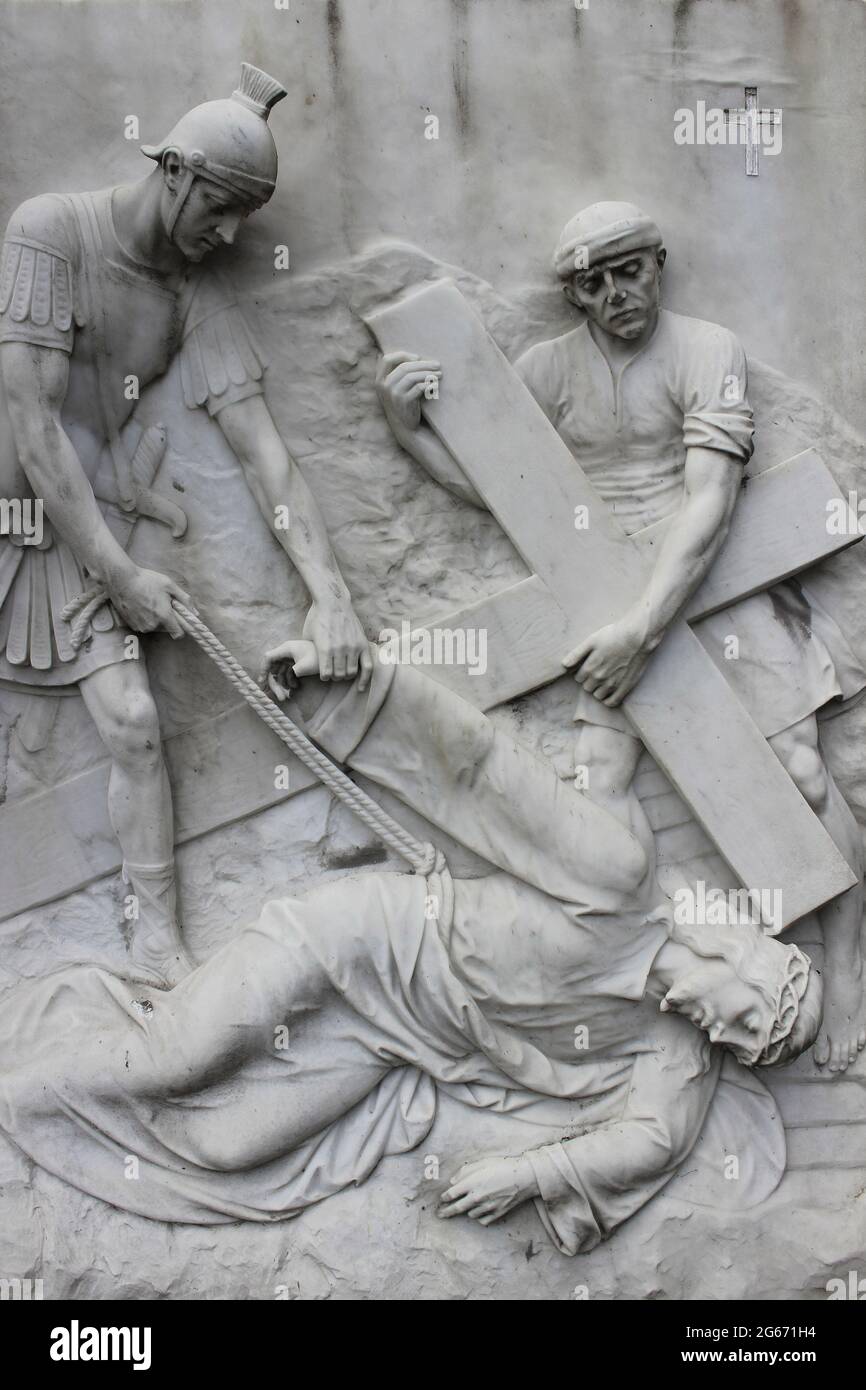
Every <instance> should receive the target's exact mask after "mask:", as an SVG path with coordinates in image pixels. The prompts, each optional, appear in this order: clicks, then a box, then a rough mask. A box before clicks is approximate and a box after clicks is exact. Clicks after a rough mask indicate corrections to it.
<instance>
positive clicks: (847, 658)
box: [516, 310, 866, 737]
mask: <svg viewBox="0 0 866 1390" xmlns="http://www.w3.org/2000/svg"><path fill="white" fill-rule="evenodd" d="M516 366H517V370H518V372H519V373H520V375H521V377H522V378H523V380H524V381H525V383H526V385H527V386H528V387H529V390H530V391H531V392H532V394H533V395H534V397H535V399H536V400H537V401H538V403H539V404H540V405H541V407H542V409H543V410H544V412H545V414H546V415H547V416H548V418H549V419H550V421H551V423H552V424H553V425H554V426H555V428H556V429H557V431H558V433H559V434H560V435H561V437H562V438H563V439H564V440H565V442H566V444H567V445H568V446H569V448H570V449H571V451H572V453H573V454H574V456H575V458H576V459H577V461H578V463H579V464H580V466H581V468H582V469H583V471H584V472H585V473H586V475H587V477H588V478H589V480H590V482H591V483H592V484H593V486H594V487H595V488H596V489H597V491H598V492H599V493H600V494H601V496H602V498H603V499H604V500H605V502H607V503H608V505H609V506H610V508H611V510H612V512H613V514H614V516H615V517H616V519H617V520H618V522H619V523H620V525H621V526H622V527H623V529H624V530H625V531H626V532H627V533H628V534H629V535H631V534H633V533H634V532H636V531H640V530H642V529H643V528H644V527H646V526H651V525H653V524H654V523H655V522H657V521H660V520H661V519H662V517H665V516H669V515H671V513H673V512H675V511H677V509H678V508H679V506H680V504H681V501H682V496H683V486H684V474H685V462H686V451H687V450H688V449H690V448H702V449H714V450H717V451H718V452H719V454H720V455H724V456H725V457H724V458H722V457H720V458H719V467H720V468H724V467H729V466H730V464H731V462H732V461H733V462H734V463H735V464H740V465H744V464H746V463H747V462H748V460H749V458H750V457H751V454H752V435H753V429H754V427H753V416H752V409H751V406H750V405H749V401H748V395H747V366H746V358H745V355H744V353H743V350H742V348H741V346H740V344H739V342H738V341H737V339H736V338H735V337H734V335H733V334H732V333H730V332H728V330H727V329H725V328H722V327H720V326H719V325H718V324H714V323H706V322H704V321H703V320H701V319H692V318H685V317H683V316H682V315H680V314H673V313H670V312H669V311H667V310H662V311H661V313H660V314H659V319H658V325H657V327H656V331H655V333H654V334H653V336H652V337H651V338H650V340H649V341H648V342H647V343H646V344H645V345H644V346H643V347H642V348H640V349H638V350H637V351H636V352H635V353H634V355H633V356H631V357H630V358H627V359H626V360H625V361H624V362H623V363H621V364H618V365H613V364H610V365H609V363H608V359H607V357H606V356H605V355H604V354H603V353H602V351H601V350H600V348H599V347H598V345H597V343H596V341H595V339H594V338H593V335H592V333H591V332H590V329H589V326H588V325H587V324H586V323H584V324H582V325H581V326H580V327H579V328H577V329H575V330H574V331H573V332H571V333H567V334H565V335H564V336H563V337H560V338H555V339H553V340H552V341H549V342H543V343H538V344H537V345H536V346H535V347H532V348H530V349H529V351H528V352H526V353H524V355H523V356H522V357H521V358H520V359H519V361H518V362H517V364H516ZM695 630H696V632H697V633H698V635H699V637H700V638H701V641H702V642H703V644H704V646H705V647H706V649H707V651H708V652H709V653H710V655H711V656H712V658H713V660H714V661H715V663H716V665H717V666H718V667H719V670H720V671H721V672H722V674H723V675H724V676H725V678H726V679H727V681H728V682H729V684H730V685H731V686H732V687H733V688H734V690H735V691H736V692H737V695H738V696H739V698H740V700H741V701H742V702H743V704H744V705H745V706H746V708H747V709H748V710H749V713H750V714H751V716H752V718H753V719H754V720H755V723H756V724H757V725H758V727H759V728H760V729H761V730H762V732H763V733H764V734H765V735H766V736H768V737H769V736H771V735H772V734H775V733H778V732H779V731H780V730H782V729H786V728H790V727H791V726H792V725H793V724H796V723H798V722H799V721H800V720H801V719H804V718H805V717H806V716H807V715H809V714H811V713H813V712H814V711H815V710H818V709H820V708H821V707H822V706H823V705H826V704H827V702H828V701H831V700H838V699H839V698H844V699H848V698H850V697H852V696H853V695H855V694H857V693H858V692H859V691H861V690H862V689H863V688H864V685H866V672H864V670H863V668H862V667H861V665H860V664H859V662H858V661H857V658H856V657H855V656H854V654H853V652H852V651H851V649H850V647H849V645H848V643H847V642H846V640H845V638H844V637H843V635H842V633H841V632H840V630H839V628H838V627H837V625H836V623H835V622H834V621H833V619H832V618H831V617H830V615H829V614H827V613H826V612H825V611H824V610H823V609H822V608H821V607H820V605H819V604H818V603H817V601H816V600H815V599H814V597H813V596H812V595H811V594H810V593H809V592H808V589H807V588H806V586H805V585H804V584H802V583H800V582H798V581H794V580H791V581H788V582H787V583H784V584H779V585H776V586H775V587H774V588H772V589H770V590H768V591H766V592H765V593H761V594H757V595H755V596H753V597H752V598H749V599H744V600H743V601H742V602H740V603H737V604H733V605H732V606H731V607H729V608H726V609H724V610H723V611H722V612H721V613H716V614H714V615H713V616H712V617H709V618H705V619H703V620H702V621H701V622H700V623H698V624H697V625H696V628H695ZM732 637H736V639H737V641H736V643H732V642H731V640H730V639H731V638H732ZM732 652H737V656H736V659H731V655H730V654H731V653H732ZM575 720H576V721H578V720H583V721H585V722H587V723H590V724H600V725H603V726H605V727H607V728H613V729H617V730H620V731H622V732H626V733H633V730H632V728H631V725H630V724H629V723H628V721H627V719H626V717H625V715H624V714H623V713H622V711H621V710H619V709H609V708H607V707H606V706H605V705H603V704H602V703H601V701H600V700H597V699H596V698H595V696H594V695H589V694H587V692H586V691H584V690H583V689H582V688H581V689H580V692H579V696H578V705H577V710H576V712H575Z"/></svg>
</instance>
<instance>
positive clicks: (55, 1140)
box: [0, 643, 821, 1254]
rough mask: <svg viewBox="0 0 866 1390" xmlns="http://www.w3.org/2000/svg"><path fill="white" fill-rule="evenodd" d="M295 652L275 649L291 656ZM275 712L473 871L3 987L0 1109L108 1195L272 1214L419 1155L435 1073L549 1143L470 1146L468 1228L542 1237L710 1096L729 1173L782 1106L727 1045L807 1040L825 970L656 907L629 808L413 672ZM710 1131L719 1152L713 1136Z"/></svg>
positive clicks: (640, 1161) (653, 1159)
mask: <svg viewBox="0 0 866 1390" xmlns="http://www.w3.org/2000/svg"><path fill="white" fill-rule="evenodd" d="M301 651H302V646H301V644H291V643H290V644H287V646H286V647H285V648H283V649H280V650H279V652H278V653H276V654H271V655H272V657H274V656H275V657H278V658H281V659H282V662H283V663H285V662H286V661H287V660H288V661H295V660H297V666H296V669H297V672H298V674H299V675H304V674H305V673H306V672H309V671H310V670H311V669H313V670H315V669H316V668H315V655H314V651H313V656H312V667H311V665H310V656H309V652H307V653H305V655H304V658H303V659H301V658H300V657H299V656H298V653H300V652H301ZM304 661H306V663H307V664H306V666H305V665H304ZM274 669H275V670H276V671H277V672H278V674H279V676H280V678H281V679H283V680H285V676H284V675H283V671H284V669H285V666H284V664H283V665H281V664H280V661H277V664H276V666H275V668H274ZM290 708H292V709H293V710H294V711H295V712H296V714H297V717H298V718H299V719H302V720H303V721H304V722H305V726H306V728H307V731H308V733H309V734H310V735H311V736H312V737H313V738H315V740H316V741H317V742H318V743H319V744H320V746H321V747H323V748H324V749H325V750H326V751H328V752H329V753H331V754H332V756H334V757H336V758H337V759H339V760H340V761H342V762H345V763H347V764H348V765H349V766H350V767H351V768H353V769H354V770H355V771H356V772H360V773H362V774H363V775H365V776H366V777H369V778H370V779H372V780H373V781H375V782H377V783H378V784H379V785H380V786H382V787H385V788H387V789H388V790H389V791H391V792H392V793H394V794H396V795H397V796H398V797H399V798H401V799H402V800H403V801H404V802H406V803H407V804H408V805H410V806H412V807H414V808H415V809H417V810H419V811H421V812H422V813H423V814H424V815H425V816H426V817H427V818H428V819H429V820H431V821H433V822H434V823H436V824H438V825H441V826H442V827H443V828H446V829H447V831H448V833H449V834H450V835H452V836H453V837H454V838H455V839H457V840H458V841H460V842H462V843H464V844H465V845H467V846H468V847H469V848H471V849H473V850H474V851H476V852H477V853H478V854H480V855H482V856H483V857H484V858H485V859H487V860H488V861H489V862H490V864H491V865H493V866H494V869H495V871H494V872H492V873H491V874H490V875H489V876H487V877H483V878H477V879H463V880H459V881H456V882H455V881H453V880H452V879H451V877H450V874H449V873H448V870H447V868H446V866H445V864H444V861H443V860H442V858H441V856H440V859H439V861H438V863H437V865H436V869H435V871H434V872H433V873H431V874H430V875H429V876H428V877H427V878H425V877H423V876H416V875H411V874H400V873H395V872H367V873H365V874H362V875H358V876H352V877H348V878H342V879H339V880H336V881H333V882H330V883H328V884H325V885H324V886H322V887H319V888H315V889H313V890H312V891H310V892H309V893H307V894H305V895H304V896H301V897H296V898H283V899H278V900H276V901H273V902H271V903H269V904H267V905H266V906H265V908H264V909H263V911H262V913H261V915H260V917H259V918H258V920H257V921H256V922H255V923H254V924H253V925H251V926H248V927H246V928H245V929H244V930H242V931H240V932H239V933H238V935H237V936H236V937H235V938H234V940H233V941H232V942H230V943H229V944H228V945H227V946H226V947H224V948H223V949H222V950H220V951H219V952H217V954H216V955H214V956H213V957H212V958H211V959H210V960H209V961H208V962H207V963H206V964H204V965H202V966H200V967H199V968H198V969H197V970H195V971H194V972H193V973H192V974H191V975H189V976H188V977H187V978H186V979H185V980H183V981H182V982H181V984H180V985H178V986H177V987H176V988H175V989H174V990H173V991H171V992H170V993H162V992H160V991H158V990H147V989H144V988H143V986H141V985H135V984H130V983H129V982H128V981H124V980H122V979H119V978H117V977H115V976H113V975H111V974H109V973H108V972H107V971H105V970H101V969H98V968H96V967H93V966H86V965H80V966H74V967H69V968H66V969H64V970H62V971H59V972H57V973H56V974H54V975H51V976H49V977H47V978H45V979H42V980H37V981H34V982H30V983H26V984H22V985H20V986H17V987H16V988H15V989H13V990H12V991H11V992H10V993H9V994H8V995H7V996H6V997H5V998H4V999H3V1001H2V1002H0V1078H2V1079H0V1128H2V1130H4V1131H5V1133H6V1134H7V1135H8V1136H9V1137H10V1138H11V1139H12V1140H13V1141H14V1142H15V1143H16V1144H18V1145H19V1147H20V1148H21V1149H23V1150H24V1151H25V1152H26V1153H27V1154H29V1155H30V1156H31V1157H32V1158H33V1159H34V1160H35V1161H36V1162H37V1163H39V1164H40V1165H41V1166H42V1167H44V1168H46V1169H48V1170H49V1171H50V1172H53V1173H55V1174H57V1175H58V1176H60V1177H62V1178H63V1179H64V1180H65V1181H67V1182H70V1183H72V1184H73V1185H74V1186H76V1187H78V1188H80V1189H81V1190H82V1191H84V1192H87V1193H90V1194H92V1195H95V1196H98V1197H100V1198H102V1199H103V1200H104V1201H107V1202H109V1203H111V1204H112V1205H114V1206H116V1207H119V1208H121V1209H124V1210H127V1211H132V1212H137V1213H140V1214H141V1215H143V1216H147V1217H151V1218H153V1219H156V1220H161V1221H184V1222H194V1223H199V1224H212V1223H219V1222H227V1221H237V1220H244V1219H245V1220H257V1221H268V1220H279V1219H284V1218H286V1217H289V1216H293V1215H296V1214H297V1213H298V1212H300V1211H301V1210H303V1208H304V1207H306V1206H308V1205H310V1204H311V1203H313V1202H316V1201H319V1200H321V1199H322V1198H324V1197H326V1196H328V1195H330V1194H331V1193H334V1192H336V1191H339V1190H340V1189H341V1188H343V1187H346V1186H347V1185H349V1184H350V1183H359V1182H361V1181H363V1180H364V1179H365V1178H366V1177H367V1176H369V1174H370V1173H371V1172H372V1171H373V1169H374V1168H375V1167H376V1165H377V1164H378V1162H379V1160H380V1159H381V1158H382V1157H383V1156H384V1155H385V1154H392V1153H398V1152H405V1151H407V1150H409V1149H412V1148H414V1147H415V1146H416V1145H417V1144H419V1143H420V1142H421V1141H422V1139H423V1138H424V1137H425V1135H426V1134H427V1133H428V1132H429V1129H430V1127H431V1125H432V1123H433V1119H434V1117H435V1107H436V1095H437V1091H442V1092H445V1093H447V1094H449V1095H451V1096H452V1097H456V1098H457V1099H459V1100H460V1101H462V1102H464V1103H466V1104H467V1105H468V1106H480V1107H483V1108H484V1109H485V1110H487V1111H488V1112H490V1111H496V1110H499V1111H502V1112H504V1113H508V1114H514V1113H518V1112H519V1113H520V1115H521V1118H522V1119H525V1120H526V1121H527V1124H528V1126H529V1128H528V1130H527V1132H528V1133H529V1134H531V1132H532V1125H533V1122H534V1120H535V1119H536V1117H537V1120H538V1124H539V1127H542V1125H546V1126H547V1133H550V1125H551V1123H555V1124H556V1125H557V1126H558V1128H557V1131H556V1132H557V1133H558V1134H559V1135H560V1136H561V1138H559V1139H558V1140H557V1141H556V1142H554V1143H546V1144H540V1145H538V1146H536V1147H532V1146H529V1147H527V1148H526V1150H525V1151H524V1152H521V1153H518V1154H510V1155H506V1156H500V1157H495V1158H492V1157H487V1158H484V1159H480V1160H479V1161H478V1162H474V1163H470V1164H466V1165H464V1167H463V1168H462V1169H461V1170H460V1171H459V1172H458V1174H457V1175H456V1176H455V1177H454V1178H453V1179H452V1180H451V1182H450V1185H449V1186H447V1187H446V1188H445V1190H444V1192H443V1193H442V1196H441V1204H440V1214H441V1215H444V1216H452V1215H460V1214H467V1215H469V1216H471V1217H473V1218H475V1219H477V1220H478V1221H480V1222H482V1223H485V1224H487V1223H489V1222H490V1221H493V1220H496V1219H497V1218H499V1217H500V1216H503V1215H504V1214H505V1213H506V1212H508V1211H510V1210H512V1209H513V1208H514V1207H516V1206H518V1205H519V1204H520V1203H522V1202H524V1201H527V1200H530V1199H532V1200H534V1201H535V1204H536V1208H537V1210H538V1213H539V1215H540V1217H541V1219H542V1222H543V1224H544V1226H545V1228H546V1230H547V1232H548V1234H549V1235H550V1236H551V1238H552V1239H553V1241H554V1242H555V1244H556V1245H557V1247H558V1248H559V1250H560V1251H562V1252H563V1253H565V1254H576V1253H578V1252H582V1251H585V1250H588V1249H591V1248H592V1247H593V1246H594V1245H595V1244H597V1242H598V1241H599V1240H601V1239H604V1238H605V1237H606V1236H608V1235H609V1234H610V1233H611V1232H612V1231H613V1230H614V1229H615V1228H616V1227H617V1226H618V1225H620V1224H621V1223H622V1222H623V1221H624V1220H626V1219H627V1218H628V1217H629V1216H630V1215H632V1213H634V1212H635V1211H637V1210H638V1209H639V1208H640V1207H641V1206H642V1205H643V1204H644V1203H645V1202H647V1201H648V1200H649V1198H650V1197H652V1196H653V1194H654V1193H656V1192H657V1191H658V1190H659V1189H660V1188H661V1187H663V1186H664V1185H665V1183H667V1182H668V1180H669V1179H670V1178H671V1176H672V1175H673V1174H674V1173H675V1171H676V1169H677V1168H678V1166H679V1165H680V1164H681V1163H682V1161H683V1160H684V1159H685V1158H686V1157H687V1156H689V1155H690V1154H692V1152H693V1149H694V1148H695V1145H696V1141H698V1138H699V1136H700V1135H701V1132H702V1130H705V1122H706V1124H707V1125H709V1124H710V1123H711V1122H713V1121H714V1120H716V1119H717V1117H718V1115H719V1114H720V1113H721V1112H722V1111H723V1110H724V1108H725V1104H726V1103H727V1102H726V1101H725V1097H724V1094H723V1093H725V1092H726V1091H727V1093H728V1100H730V1098H731V1096H732V1095H733V1093H734V1092H737V1093H738V1095H739V1099H740V1101H741V1102H742V1104H743V1105H744V1106H745V1109H743V1108H742V1106H741V1108H740V1110H739V1112H738V1121H737V1123H736V1124H735V1125H734V1126H733V1127H732V1128H729V1130H728V1134H729V1135H731V1136H732V1137H731V1140H730V1142H736V1143H737V1144H739V1149H740V1151H741V1152H743V1164H744V1169H743V1172H744V1173H745V1171H746V1169H747V1168H748V1153H747V1152H745V1151H746V1150H747V1148H749V1147H751V1148H754V1149H755V1150H756V1152H758V1153H759V1156H760V1147H759V1146H760V1144H761V1134H760V1133H759V1131H760V1130H761V1125H762V1124H763V1122H764V1121H766V1122H767V1124H768V1125H771V1126H772V1124H775V1125H776V1126H777V1127H778V1120H777V1118H775V1117H774V1107H773V1106H772V1105H771V1104H769V1103H766V1104H765V1102H769V1098H768V1097H767V1095H766V1092H765V1091H764V1090H763V1087H762V1086H761V1085H760V1083H759V1082H758V1081H757V1079H756V1078H754V1077H752V1076H751V1075H750V1073H749V1071H748V1070H746V1069H745V1068H744V1067H742V1066H738V1065H734V1064H733V1062H732V1059H731V1058H730V1057H727V1061H726V1067H725V1071H726V1077H724V1078H721V1080H720V1072H721V1069H722V1063H723V1060H724V1059H725V1058H726V1056H727V1054H726V1053H725V1051H724V1049H725V1048H727V1049H729V1050H730V1052H732V1053H733V1054H734V1056H735V1057H736V1058H738V1059H739V1061H740V1062H742V1063H745V1064H746V1067H751V1066H753V1065H755V1064H760V1065H763V1064H767V1063H771V1062H776V1061H782V1060H786V1059H788V1058H789V1057H792V1056H795V1055H797V1053H799V1052H800V1051H802V1050H804V1049H805V1048H807V1047H808V1046H810V1045H811V1043H812V1042H813V1040H814V1038H815V1035H816V1032H817V1029H818V1026H819V1023H820V1015H821V981H820V976H819V975H818V973H817V972H816V971H815V970H814V969H812V968H811V967H810V962H809V961H808V959H807V958H806V957H805V956H804V955H803V954H802V953H801V952H800V951H799V950H798V949H797V947H795V946H793V945H788V944H783V943H782V942H780V941H777V940H773V939H771V938H768V937H765V936H763V935H762V934H761V933H760V932H759V931H758V929H757V928H754V927H750V926H736V927H735V926H725V927H716V928H703V929H700V928H693V927H680V926H674V925H672V923H671V919H670V913H669V910H668V909H667V908H666V907H665V906H663V905H662V904H661V900H660V895H659V893H658V890H657V889H656V888H654V887H653V885H652V881H651V876H650V875H648V873H647V861H646V858H645V855H644V852H643V850H642V848H641V846H640V844H639V842H638V840H637V839H636V838H635V836H634V835H633V834H632V833H631V832H630V831H629V830H628V829H627V828H626V827H625V826H624V825H622V824H620V823H619V822H618V821H617V820H616V819H615V818H614V817H613V816H612V815H611V814H610V813H609V812H607V811H606V810H605V809H604V808H602V807H600V806H597V805H595V804H594V803H592V802H591V801H589V800H588V799H587V798H586V797H585V796H582V795H581V794H580V793H578V792H577V791H575V790H574V788H573V787H571V786H570V785H567V784H564V783H563V782H561V781H560V780H559V778H558V777H557V776H556V773H555V772H554V771H553V770H552V768H550V767H549V766H548V765H547V764H545V763H544V762H542V761H540V760H539V759H536V758H535V757H534V756H533V754H531V753H530V752H529V751H528V750H526V749H524V748H523V747H521V746H520V745H519V744H517V743H515V742H514V741H513V740H512V739H510V738H508V737H507V736H505V735H504V734H502V733H500V732H498V731H496V730H495V728H494V726H493V725H492V723H491V722H490V721H489V720H488V719H487V718H486V717H485V716H484V715H483V714H481V713H480V712H479V711H477V710H476V709H474V708H473V707H472V706H470V705H468V704H466V703H465V702H464V701H462V700H460V699H459V698H458V697H457V696H455V695H453V694H452V693H451V692H449V691H447V690H446V689H444V688H442V687H440V686H438V685H436V684H435V683H434V682H433V681H431V680H429V679H428V678H427V677H426V676H424V675H423V674H421V673H420V672H418V671H417V670H415V669H413V668H409V667H393V666H385V665H381V664H377V665H376V667H375V670H374V676H373V681H372V683H371V685H370V687H369V689H367V690H366V691H361V690H360V689H359V681H357V680H356V681H355V682H353V683H351V684H348V683H345V682H344V683H342V684H340V685H332V686H330V687H326V686H324V685H322V684H320V683H319V681H318V680H316V679H315V678H311V679H304V680H303V681H302V687H301V690H300V692H299V695H298V696H297V697H296V698H295V699H294V700H293V702H292V706H291V707H290ZM712 1043H718V1044H721V1045H722V1046H715V1047H714V1046H712ZM714 1098H715V1100H714ZM711 1103H712V1113H711V1114H708V1112H710V1107H711ZM538 1132H539V1131H538V1130H537V1131H536V1133H538ZM716 1134H717V1135H719V1134H720V1131H717V1132H716ZM715 1137H716V1136H714V1140H715ZM747 1139H748V1144H747V1143H746V1140H747ZM536 1142H537V1141H536ZM713 1152H714V1154H716V1155H717V1162H718V1166H719V1168H721V1164H722V1160H723V1156H724V1155H725V1154H728V1153H730V1148H729V1146H727V1145H726V1143H725V1142H724V1140H720V1143H719V1144H716V1143H715V1142H714V1144H713ZM690 1166H691V1161H690ZM761 1166H762V1165H761V1162H760V1161H758V1162H757V1163H754V1164H753V1167H754V1168H755V1169H757V1170H759V1169H760V1168H761ZM782 1166H783V1164H777V1165H776V1169H775V1176H774V1178H773V1180H772V1182H771V1183H770V1185H769V1188H768V1186H767V1182H766V1175H764V1176H763V1177H761V1176H760V1175H759V1176H758V1177H757V1178H756V1182H757V1185H758V1186H759V1187H760V1186H761V1183H762V1182H763V1188H762V1195H766V1192H767V1191H768V1190H772V1186H773V1185H774V1183H775V1181H776V1180H777V1179H778V1176H779V1173H780V1171H781V1168H782ZM131 1179H135V1180H131ZM748 1185H749V1184H748V1179H747V1181H746V1182H745V1183H743V1182H741V1183H728V1184H724V1183H723V1184H722V1186H723V1187H727V1188H728V1189H733V1188H737V1189H742V1188H745V1187H747V1186H748ZM738 1195H740V1194H738Z"/></svg>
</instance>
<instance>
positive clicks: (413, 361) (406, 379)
mask: <svg viewBox="0 0 866 1390" xmlns="http://www.w3.org/2000/svg"><path fill="white" fill-rule="evenodd" d="M441 378H442V368H441V366H440V365H439V363H438V362H436V361H435V360H434V359H433V358H422V357H419V356H418V354H417V353H415V352H386V353H385V354H384V355H383V356H382V357H381V358H380V360H379V367H378V370H377V372H376V390H377V392H378V393H379V399H380V400H381V402H382V405H383V407H384V410H385V414H386V416H387V417H388V420H389V422H390V424H391V427H392V429H393V428H395V427H397V429H398V430H399V429H400V428H402V429H403V430H416V429H417V428H418V426H419V425H420V424H421V401H422V399H423V397H424V396H425V394H427V393H429V391H430V390H431V389H432V387H431V383H432V382H436V389H437V390H438V383H439V381H440V380H441Z"/></svg>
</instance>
